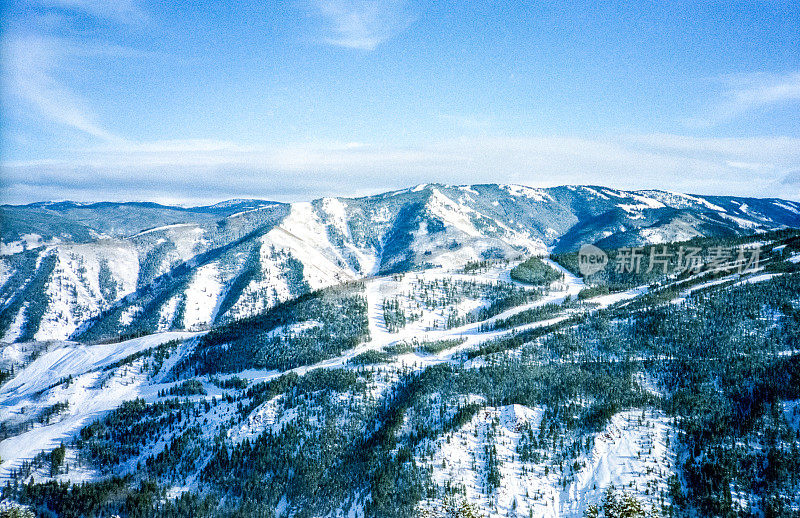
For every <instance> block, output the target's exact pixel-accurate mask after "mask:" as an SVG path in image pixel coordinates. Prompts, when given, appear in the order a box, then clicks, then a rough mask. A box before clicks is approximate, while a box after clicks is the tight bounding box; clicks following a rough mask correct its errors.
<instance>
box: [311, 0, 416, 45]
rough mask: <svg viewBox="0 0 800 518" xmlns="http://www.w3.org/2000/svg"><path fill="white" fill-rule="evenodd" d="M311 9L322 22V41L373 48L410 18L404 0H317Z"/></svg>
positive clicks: (405, 23) (411, 19)
mask: <svg viewBox="0 0 800 518" xmlns="http://www.w3.org/2000/svg"><path fill="white" fill-rule="evenodd" d="M314 5H315V8H316V10H317V12H318V13H319V14H321V15H322V17H323V18H324V19H325V21H326V25H327V27H326V31H327V32H328V35H326V36H325V38H324V40H325V42H326V43H329V44H331V45H335V46H339V47H347V48H352V49H361V50H374V49H375V48H376V47H378V45H380V44H381V43H383V42H385V41H387V40H389V39H390V38H392V37H393V36H395V35H396V34H397V33H399V32H400V31H402V30H404V29H405V28H407V27H408V25H410V23H411V22H412V21H413V16H412V14H411V10H410V6H409V5H408V3H407V2H406V1H404V0H317V1H316V2H315V4H314Z"/></svg>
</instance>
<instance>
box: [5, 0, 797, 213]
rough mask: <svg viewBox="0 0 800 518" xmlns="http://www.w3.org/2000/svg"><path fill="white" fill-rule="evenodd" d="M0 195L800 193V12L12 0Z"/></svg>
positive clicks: (713, 5) (741, 5)
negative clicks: (484, 187)
mask: <svg viewBox="0 0 800 518" xmlns="http://www.w3.org/2000/svg"><path fill="white" fill-rule="evenodd" d="M0 1H2V2H3V3H2V16H0V20H1V21H0V24H1V26H0V57H1V58H2V59H0V100H1V101H2V104H1V105H0V109H1V111H0V116H2V120H1V121H0V122H1V123H0V202H3V203H29V202H34V201H44V200H76V201H99V200H115V201H117V200H151V201H158V202H162V203H178V204H200V203H207V202H214V201H219V200H223V199H228V198H250V197H252V198H263V199H275V200H281V201H294V200H309V199H312V198H317V197H320V196H328V195H336V196H356V195H365V194H370V193H376V192H381V191H386V190H391V189H399V188H404V187H408V186H410V185H414V184H418V183H433V182H439V183H445V184H475V183H520V184H526V185H531V186H554V185H564V184H594V185H605V186H609V187H616V188H621V189H651V188H656V189H665V190H672V191H680V192H687V193H698V194H725V195H737V196H756V197H782V198H787V199H794V200H800V2H797V1H796V0H791V1H790V0H786V1H780V0H776V1H766V0H765V1H751V2H735V1H704V0H694V1H691V2H690V1H677V2H627V1H624V2H623V1H619V2H618V1H615V0H609V1H603V2H597V1H596V0H594V1H590V2H581V1H569V2H561V1H559V0H549V1H546V2H517V1H508V2H505V1H491V0H483V1H477V2H460V1H452V2H433V1H431V2H424V1H403V0H374V1H369V0H361V1H358V0H353V1H350V0H289V1H283V2H270V1H263V0H262V1H250V0H237V1H236V2H225V1H217V0H212V1H207V0H197V1H193V2H161V1H147V0H13V1H11V2H8V1H7V0H0Z"/></svg>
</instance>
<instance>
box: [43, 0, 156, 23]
mask: <svg viewBox="0 0 800 518" xmlns="http://www.w3.org/2000/svg"><path fill="white" fill-rule="evenodd" d="M38 3H39V4H41V5H43V6H45V7H56V8H60V9H65V10H69V11H74V12H79V13H83V14H87V15H89V16H92V17H95V18H99V19H103V20H107V21H111V22H115V23H121V24H125V25H140V24H142V23H145V22H146V21H147V20H148V16H147V13H146V12H145V11H144V9H142V8H141V6H140V5H139V4H138V3H137V2H135V1H134V0H39V2H38Z"/></svg>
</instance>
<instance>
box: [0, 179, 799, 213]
mask: <svg viewBox="0 0 800 518" xmlns="http://www.w3.org/2000/svg"><path fill="white" fill-rule="evenodd" d="M481 185H496V186H504V185H511V186H519V187H526V188H530V189H556V188H560V187H575V188H580V187H586V188H590V189H611V190H616V191H619V192H625V193H645V192H648V191H656V192H664V193H669V194H677V195H683V196H719V197H726V198H734V199H754V200H771V199H772V200H782V201H798V200H794V199H789V198H780V197H775V196H761V197H759V196H731V195H726V194H700V193H694V192H679V191H672V190H668V189H617V188H615V187H609V186H607V185H598V184H562V185H553V186H548V187H534V186H531V185H525V184H519V183H472V184H458V185H455V184H442V183H419V184H415V185H410V186H407V187H403V188H400V189H391V190H385V191H375V192H372V193H368V194H362V195H359V196H347V195H337V194H333V195H327V196H318V197H313V198H301V199H294V200H280V199H277V198H250V197H236V198H217V199H214V198H210V199H207V200H206V201H204V202H201V203H194V204H192V203H190V202H187V203H170V202H161V201H156V200H152V199H138V200H137V199H121V200H105V199H97V200H84V201H81V200H71V199H60V200H37V201H31V202H27V203H6V202H2V203H0V207H2V206H5V207H26V206H31V205H57V204H62V203H73V204H76V205H83V206H92V205H98V204H103V203H115V204H154V205H159V206H162V207H175V208H181V209H193V208H209V207H214V206H216V205H222V204H224V203H229V202H241V203H247V202H266V203H279V204H285V205H290V204H293V203H310V202H313V201H316V200H322V199H326V198H336V199H362V198H371V197H377V196H384V195H387V194H392V193H401V192H404V191H412V190H414V189H416V188H420V187H422V188H424V187H428V186H434V187H435V186H440V187H445V188H455V189H457V188H461V187H475V186H481Z"/></svg>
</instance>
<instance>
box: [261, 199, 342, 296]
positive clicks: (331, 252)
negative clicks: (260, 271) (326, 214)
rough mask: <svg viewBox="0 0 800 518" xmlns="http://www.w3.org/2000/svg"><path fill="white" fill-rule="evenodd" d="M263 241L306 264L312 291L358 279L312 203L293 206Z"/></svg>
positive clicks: (307, 276)
mask: <svg viewBox="0 0 800 518" xmlns="http://www.w3.org/2000/svg"><path fill="white" fill-rule="evenodd" d="M263 241H264V243H265V244H266V243H268V244H269V245H272V246H274V247H275V249H277V250H283V251H286V252H287V253H289V254H291V255H292V256H293V257H295V258H297V259H298V260H299V261H300V262H301V263H303V266H304V270H303V275H304V277H305V279H306V282H308V284H309V285H310V286H311V288H312V289H318V288H322V287H325V286H330V285H332V284H337V283H340V282H344V281H347V280H353V279H355V278H356V277H357V275H356V274H355V273H354V272H353V270H352V268H350V267H349V266H348V265H347V261H346V260H345V258H344V257H343V256H342V254H341V253H340V252H339V251H338V250H336V248H335V247H334V246H333V245H332V244H331V242H330V240H329V239H328V233H327V230H326V229H325V226H324V225H323V224H322V222H321V221H320V220H319V218H318V217H317V215H316V213H315V212H314V208H313V206H312V205H311V203H307V202H302V203H293V204H292V205H291V209H290V212H289V215H288V216H287V217H286V218H285V219H284V220H283V222H281V224H280V225H279V226H277V227H276V228H274V229H272V230H270V231H269V232H268V233H267V235H266V236H265V238H264V240H263Z"/></svg>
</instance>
